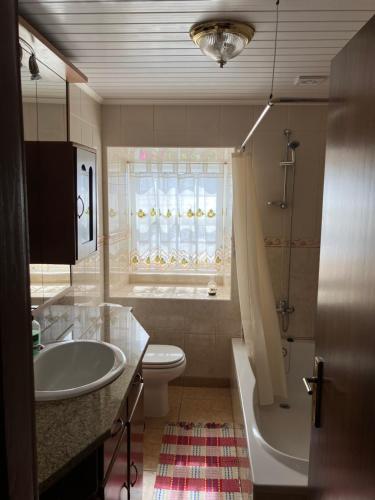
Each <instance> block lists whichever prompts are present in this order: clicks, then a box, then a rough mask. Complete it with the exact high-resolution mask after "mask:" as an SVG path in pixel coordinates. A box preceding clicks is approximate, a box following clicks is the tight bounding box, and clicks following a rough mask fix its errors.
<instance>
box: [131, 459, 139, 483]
mask: <svg viewBox="0 0 375 500" xmlns="http://www.w3.org/2000/svg"><path fill="white" fill-rule="evenodd" d="M132 467H133V469H134V470H135V479H134V481H130V486H131V487H132V488H134V486H135V485H136V482H137V481H138V469H137V466H136V465H135V463H134V462H132V463H131V466H130V468H132Z"/></svg>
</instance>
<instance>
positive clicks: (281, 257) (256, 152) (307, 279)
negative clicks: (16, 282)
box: [102, 106, 326, 384]
mask: <svg viewBox="0 0 375 500" xmlns="http://www.w3.org/2000/svg"><path fill="white" fill-rule="evenodd" d="M261 110H262V107H260V106H103V107H102V125H103V129H102V130H103V132H102V138H103V147H104V155H103V159H104V172H109V173H110V169H109V171H107V167H108V166H107V165H106V154H105V153H106V150H105V148H106V147H108V146H112V147H113V146H144V147H147V146H148V147H150V146H155V147H179V146H180V147H183V146H186V147H215V146H216V147H217V146H221V147H236V146H239V145H240V144H241V143H242V141H243V139H244V137H245V136H246V135H247V133H248V131H249V129H250V127H251V125H252V123H254V121H255V120H256V118H257V116H258V115H259V113H260V112H261ZM325 118H326V108H325V107H315V106H314V107H313V106H290V107H286V106H284V107H281V106H280V107H275V108H274V109H272V110H271V112H270V113H269V114H268V115H267V117H266V118H265V120H264V121H263V122H262V124H261V125H260V127H259V129H258V130H257V131H256V134H255V136H254V139H253V141H252V143H251V144H250V146H249V148H250V150H251V152H252V156H253V161H254V167H255V172H256V182H257V189H258V196H259V202H260V207H261V214H262V220H263V225H264V231H265V236H266V245H267V253H268V257H269V262H270V267H271V274H272V279H273V284H274V290H275V295H276V299H280V298H282V297H283V295H284V292H283V289H284V288H285V286H286V284H285V279H286V270H287V253H286V252H287V248H286V246H285V245H286V242H285V239H287V238H288V227H289V218H290V209H287V210H281V209H278V208H268V207H267V201H273V200H278V199H280V196H281V194H282V181H283V179H282V169H281V167H280V166H279V162H280V161H281V160H282V159H283V155H284V154H285V137H284V135H283V131H284V129H285V128H290V129H291V130H292V132H293V139H296V140H299V141H300V142H301V146H300V148H299V149H298V150H297V167H296V177H295V210H294V223H293V227H294V231H293V238H292V239H293V245H294V247H293V250H292V268H291V274H292V280H291V303H292V304H293V305H294V306H295V308H296V311H295V313H294V314H293V315H292V316H291V319H290V328H289V331H288V332H287V334H285V335H286V336H289V335H291V336H298V337H299V336H305V337H309V336H311V335H313V329H314V315H315V303H316V293H317V278H318V259H319V238H320V219H321V199H322V185H323V184H322V183H323V170H324V152H325ZM107 181H108V183H109V184H108V183H107ZM112 182H113V179H111V176H109V178H108V177H107V175H106V174H105V175H104V187H103V189H104V197H105V212H106V210H107V207H108V206H118V205H119V203H123V201H124V200H123V199H122V194H121V188H120V186H118V185H117V186H116V185H112V186H111V183H112ZM115 183H116V181H115V182H114V184H115ZM290 187H291V186H290ZM108 188H110V189H108ZM106 196H109V197H110V200H109V201H108V200H107V199H106ZM107 221H108V218H107V217H106V216H105V217H104V231H105V232H104V234H105V240H106V250H107V251H106V255H107V256H108V259H107V262H106V269H107V270H109V269H110V268H111V269H112V275H111V279H116V276H115V273H113V270H114V269H116V268H117V269H120V268H121V266H120V268H119V267H118V263H119V262H121V259H123V256H124V254H125V252H126V235H125V234H124V233H123V232H122V227H121V224H120V226H116V230H114V229H110V228H109V227H110V226H109V225H108V223H107ZM111 227H112V228H113V227H114V226H113V225H112V226H111ZM114 262H115V263H116V265H113V263H114ZM234 265H235V263H234ZM124 267H126V266H124ZM107 276H108V277H109V276H110V275H109V273H107ZM232 277H233V281H232V299H231V300H230V301H211V302H210V301H192V300H163V299H120V298H118V297H117V298H116V297H113V296H111V294H110V293H109V291H110V283H109V282H108V280H107V283H106V287H105V289H106V291H107V297H106V299H107V300H110V301H117V302H120V303H123V304H126V305H132V306H134V312H135V314H136V316H137V317H138V318H139V320H140V321H141V322H142V323H143V324H144V326H145V327H146V328H147V330H148V332H149V333H150V335H151V340H152V341H153V342H155V343H173V344H176V345H179V346H181V347H182V348H183V349H184V350H185V352H186V354H187V359H188V366H187V370H186V376H187V377H197V378H201V377H203V378H206V379H212V380H213V381H214V382H215V380H216V383H217V384H220V383H222V382H224V380H225V379H227V378H229V376H230V373H229V367H230V338H231V337H235V336H239V335H240V313H239V304H238V296H237V293H236V291H237V285H236V282H235V273H232ZM189 382H190V383H191V382H192V381H191V380H190V381H189Z"/></svg>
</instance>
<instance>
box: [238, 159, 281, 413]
mask: <svg viewBox="0 0 375 500" xmlns="http://www.w3.org/2000/svg"><path fill="white" fill-rule="evenodd" d="M232 175H233V219H234V241H235V250H236V265H237V279H238V289H239V298H240V309H241V320H242V328H243V333H244V338H245V343H246V345H247V347H248V351H249V356H250V359H251V360H252V364H253V367H254V368H255V374H256V379H257V387H258V395H259V402H260V404H262V405H267V404H272V403H273V402H274V398H275V396H276V397H280V398H282V399H285V398H286V397H287V389H286V378H285V369H284V362H283V356H282V349H281V336H280V328H279V322H278V318H277V313H276V305H275V298H274V294H273V290H272V284H271V278H270V273H269V269H268V262H267V256H266V251H265V247H264V236H263V230H262V224H261V220H260V213H259V208H258V202H257V195H256V188H255V179H254V173H253V168H252V163H251V158H250V156H249V155H248V154H247V153H236V154H234V155H233V161H232Z"/></svg>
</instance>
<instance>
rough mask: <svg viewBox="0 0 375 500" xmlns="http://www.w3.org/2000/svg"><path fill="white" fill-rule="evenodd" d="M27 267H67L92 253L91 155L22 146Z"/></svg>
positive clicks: (68, 146) (74, 148)
mask: <svg viewBox="0 0 375 500" xmlns="http://www.w3.org/2000/svg"><path fill="white" fill-rule="evenodd" d="M25 156H26V175H27V196H28V219H29V241H30V262H31V263H32V264H72V265H74V264H75V263H76V262H77V261H78V260H80V259H82V258H84V257H86V256H87V255H89V254H91V253H93V252H95V251H96V249H97V194H96V192H97V190H96V152H95V150H93V149H90V148H87V147H85V146H81V145H79V144H74V143H72V142H52V141H51V142H44V141H26V142H25Z"/></svg>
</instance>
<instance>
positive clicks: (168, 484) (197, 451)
mask: <svg viewBox="0 0 375 500" xmlns="http://www.w3.org/2000/svg"><path fill="white" fill-rule="evenodd" d="M235 434H238V433H235V429H234V427H233V425H229V424H213V423H212V424H192V423H177V424H168V425H167V426H166V427H165V429H164V434H163V440H162V448H161V453H160V459H159V466H158V472H157V476H156V481H155V489H154V497H153V499H154V500H240V499H241V500H242V498H250V495H251V491H252V485H251V482H250V481H249V480H248V479H246V478H248V476H249V467H250V466H249V460H248V458H247V448H246V441H245V438H244V437H238V436H237V437H236V435H235ZM242 478H245V479H242ZM246 494H247V495H246Z"/></svg>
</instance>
